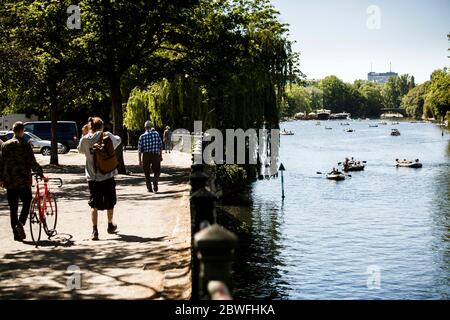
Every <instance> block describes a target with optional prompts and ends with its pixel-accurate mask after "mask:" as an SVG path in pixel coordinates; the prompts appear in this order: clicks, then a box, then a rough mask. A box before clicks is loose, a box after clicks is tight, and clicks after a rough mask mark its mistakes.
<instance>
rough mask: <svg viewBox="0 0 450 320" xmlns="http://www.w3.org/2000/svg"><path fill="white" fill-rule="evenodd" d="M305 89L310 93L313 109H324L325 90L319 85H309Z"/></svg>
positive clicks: (311, 107)
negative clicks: (318, 86)
mask: <svg viewBox="0 0 450 320" xmlns="http://www.w3.org/2000/svg"><path fill="white" fill-rule="evenodd" d="M305 90H306V92H307V93H308V95H309V101H310V109H311V111H312V110H319V109H323V91H322V90H320V89H319V88H317V86H309V87H306V89H305Z"/></svg>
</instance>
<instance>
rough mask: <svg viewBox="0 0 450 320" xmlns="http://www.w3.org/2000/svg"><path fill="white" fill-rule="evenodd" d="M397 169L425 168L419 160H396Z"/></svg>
mask: <svg viewBox="0 0 450 320" xmlns="http://www.w3.org/2000/svg"><path fill="white" fill-rule="evenodd" d="M395 162H396V167H397V168H413V169H420V168H422V167H423V165H422V163H421V162H420V161H419V159H416V161H408V160H406V159H405V160H399V159H395Z"/></svg>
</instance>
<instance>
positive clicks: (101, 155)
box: [93, 132, 119, 174]
mask: <svg viewBox="0 0 450 320" xmlns="http://www.w3.org/2000/svg"><path fill="white" fill-rule="evenodd" d="M93 150H94V167H95V170H96V171H99V172H100V173H102V174H108V173H110V172H113V171H114V170H116V168H117V166H118V165H119V162H118V161H117V158H116V151H115V150H114V146H113V143H112V140H111V138H110V137H109V136H107V135H105V133H103V132H102V133H101V135H100V137H99V139H98V142H97V143H95V144H94V146H93Z"/></svg>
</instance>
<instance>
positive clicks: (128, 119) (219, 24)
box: [125, 0, 300, 129]
mask: <svg viewBox="0 0 450 320" xmlns="http://www.w3.org/2000/svg"><path fill="white" fill-rule="evenodd" d="M196 10H197V11H196V13H195V16H196V17H197V19H196V20H195V27H194V28H191V30H193V34H192V35H190V36H191V38H193V39H195V37H198V39H197V41H198V45H197V46H195V45H194V46H193V47H192V48H191V49H190V50H189V51H186V52H184V55H183V58H184V59H185V60H188V61H189V64H188V66H189V67H188V68H186V69H184V70H183V72H182V73H181V72H180V73H177V74H175V75H174V76H173V77H171V78H165V79H163V80H161V81H158V82H155V83H153V84H152V85H150V86H149V87H147V88H144V89H142V90H141V89H135V90H133V91H132V93H131V95H130V99H129V101H128V104H127V108H126V114H125V124H126V126H127V127H128V128H130V129H133V128H140V127H141V126H142V121H143V120H144V119H143V117H145V116H147V113H148V116H149V117H150V119H151V120H152V121H153V122H154V123H155V125H156V126H157V127H159V128H161V127H162V126H164V125H171V126H172V127H174V128H181V127H184V128H186V129H192V125H193V121H194V120H202V121H203V124H204V128H205V129H207V128H210V127H214V128H219V129H228V128H243V129H247V128H260V127H262V125H263V124H265V125H266V126H267V127H269V128H277V127H278V122H279V111H280V107H281V102H282V98H283V94H284V92H285V86H286V84H287V83H289V82H293V81H295V80H296V79H297V78H298V77H299V75H300V71H299V70H298V68H297V65H298V54H296V53H294V52H293V51H292V43H291V42H290V41H289V40H288V39H287V32H288V29H287V26H286V25H284V24H282V23H280V22H279V20H278V15H279V13H278V12H277V11H276V10H275V9H274V7H273V6H272V5H271V4H270V2H269V1H268V0H240V1H230V0H229V1H209V0H208V1H206V0H205V1H202V2H201V4H200V5H199V6H198V7H197V8H196ZM177 50H179V48H177ZM136 119H138V120H136Z"/></svg>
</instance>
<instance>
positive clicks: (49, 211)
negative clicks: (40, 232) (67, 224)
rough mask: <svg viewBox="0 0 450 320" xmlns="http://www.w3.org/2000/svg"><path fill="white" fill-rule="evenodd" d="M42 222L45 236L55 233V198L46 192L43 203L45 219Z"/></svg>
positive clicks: (56, 218) (56, 215) (56, 211)
mask: <svg viewBox="0 0 450 320" xmlns="http://www.w3.org/2000/svg"><path fill="white" fill-rule="evenodd" d="M42 222H43V225H44V231H45V233H46V234H47V236H49V237H51V236H53V235H55V233H56V223H57V222H58V207H57V205H56V198H55V196H53V195H52V194H51V193H49V194H48V197H47V199H46V203H45V219H44V221H42Z"/></svg>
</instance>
